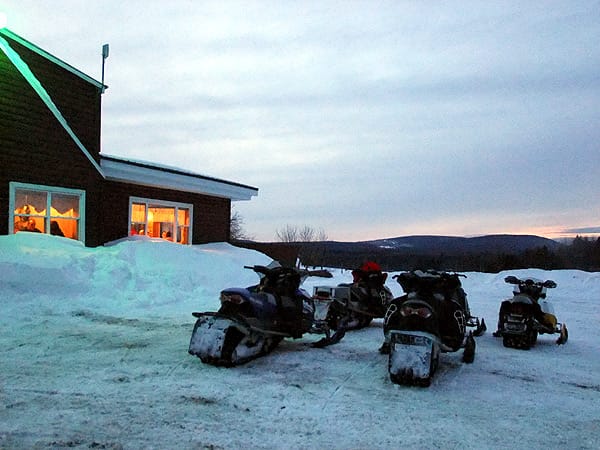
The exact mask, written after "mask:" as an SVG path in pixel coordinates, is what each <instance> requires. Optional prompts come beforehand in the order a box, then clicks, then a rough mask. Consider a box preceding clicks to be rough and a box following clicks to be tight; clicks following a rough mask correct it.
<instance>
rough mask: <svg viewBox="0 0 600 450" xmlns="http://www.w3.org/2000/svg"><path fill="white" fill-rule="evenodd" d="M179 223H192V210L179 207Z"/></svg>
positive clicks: (187, 224) (186, 224) (180, 224)
mask: <svg viewBox="0 0 600 450" xmlns="http://www.w3.org/2000/svg"><path fill="white" fill-rule="evenodd" d="M177 223H178V224H179V226H182V225H185V226H189V224H190V210H189V209H187V208H179V210H178V211H177Z"/></svg>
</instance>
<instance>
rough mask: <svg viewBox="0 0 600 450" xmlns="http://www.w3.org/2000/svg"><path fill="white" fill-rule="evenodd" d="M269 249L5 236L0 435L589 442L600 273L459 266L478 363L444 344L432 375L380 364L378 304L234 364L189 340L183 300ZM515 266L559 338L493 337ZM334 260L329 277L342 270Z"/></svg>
mask: <svg viewBox="0 0 600 450" xmlns="http://www.w3.org/2000/svg"><path fill="white" fill-rule="evenodd" d="M269 262H270V259H269V258H268V257H267V256H265V255H263V254H261V253H258V252H255V251H252V250H245V249H239V248H236V247H233V246H231V245H229V244H225V243H220V244H210V245H202V246H193V247H184V246H179V245H176V244H172V243H169V242H156V241H147V240H135V241H124V242H121V243H118V244H116V245H113V246H107V247H101V248H94V249H90V248H85V247H83V246H81V245H80V244H79V243H77V242H74V241H70V240H68V239H65V238H59V237H54V236H48V235H38V234H28V233H18V234H17V235H13V236H0V292H1V298H0V449H48V448H52V449H58V448H81V449H84V448H105V449H121V448H122V449H242V448H243V449H387V448H390V449H392V448H393V449H397V448H411V449H413V448H415V449H432V448H439V449H454V448H456V449H459V448H460V449H465V448H466V449H469V448H472V449H500V448H503V449H504V448H527V449H553V448H562V449H598V448H600V356H599V349H600V274H599V273H585V272H580V271H570V270H565V271H553V272H544V271H541V270H521V271H511V272H504V273H500V274H483V273H468V274H467V278H466V280H464V288H465V291H466V292H467V294H468V298H469V302H470V305H471V310H472V312H473V314H475V315H479V316H482V317H485V319H486V321H487V323H488V332H487V333H486V334H485V335H484V336H482V337H480V338H478V339H477V343H478V347H477V355H476V358H475V362H474V364H472V365H463V364H462V363H461V362H460V357H461V354H460V353H455V354H443V355H442V358H441V361H440V370H439V371H438V373H437V374H436V375H435V378H434V380H433V383H432V385H431V386H430V387H429V388H418V387H403V386H398V385H395V384H392V383H391V382H390V380H389V377H388V372H387V356H385V355H380V354H379V353H378V352H377V349H378V347H379V345H380V343H381V340H382V328H381V321H375V322H374V323H373V324H372V325H371V326H370V327H368V328H367V329H365V330H361V331H355V332H350V333H348V334H347V335H346V337H345V338H344V339H343V340H342V342H340V343H339V344H337V345H334V346H331V347H328V348H325V349H315V348H311V347H310V346H309V345H307V344H309V343H310V342H312V341H314V340H316V339H318V336H310V335H308V336H305V337H304V338H302V339H299V340H295V341H294V340H286V341H284V342H283V343H282V344H280V346H279V347H278V348H277V349H276V350H275V352H274V353H272V354H270V355H268V356H265V357H263V358H260V359H258V360H255V361H252V362H250V363H248V364H246V365H243V366H240V367H236V368H231V369H226V368H216V367H212V366H209V365H205V364H203V363H202V362H201V361H200V360H199V359H198V358H196V357H192V356H190V355H189V354H188V353H187V348H188V344H189V338H190V335H191V331H192V327H193V323H194V318H193V317H192V315H191V312H192V311H205V310H215V309H216V308H217V307H218V292H219V290H221V289H222V288H224V287H230V286H248V285H251V284H254V283H255V282H256V281H257V277H256V275H255V274H254V272H252V271H250V270H247V269H243V266H244V265H252V264H267V263H269ZM509 273H510V274H515V275H517V276H520V275H528V276H534V277H537V278H542V279H547V278H551V279H553V280H554V281H556V282H557V283H558V287H557V288H556V289H553V290H549V295H548V299H549V300H551V301H553V303H554V305H555V309H556V312H557V316H558V318H559V320H560V321H564V322H565V323H566V324H567V325H568V328H569V332H570V337H569V341H568V343H567V344H566V345H564V346H557V345H556V344H555V343H554V340H555V339H556V336H548V335H542V336H540V338H539V340H538V344H537V346H536V347H534V348H533V349H532V350H530V351H520V350H513V349H506V348H504V347H503V346H502V342H501V340H500V339H496V338H494V337H492V334H491V332H492V331H493V330H494V328H495V324H496V317H497V312H498V308H499V305H500V302H501V300H503V299H504V298H506V297H508V296H509V294H510V292H511V286H509V285H507V284H505V283H504V282H503V278H504V277H505V276H506V275H507V274H509ZM334 274H335V275H334V278H333V279H332V280H325V284H330V283H331V284H336V283H338V282H348V281H350V279H351V276H350V274H349V273H348V272H347V271H346V272H344V271H341V270H335V271H334ZM323 281H324V280H323V279H312V280H310V279H309V280H308V281H307V282H306V283H305V286H304V287H305V288H308V289H309V290H311V286H312V285H314V284H324V283H323ZM388 286H389V287H390V288H391V289H392V291H393V292H394V294H396V295H399V294H400V293H401V289H400V286H399V285H397V284H396V283H395V282H393V281H392V280H390V281H389V282H388Z"/></svg>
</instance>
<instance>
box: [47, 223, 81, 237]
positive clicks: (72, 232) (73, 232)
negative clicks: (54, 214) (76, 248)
mask: <svg viewBox="0 0 600 450" xmlns="http://www.w3.org/2000/svg"><path fill="white" fill-rule="evenodd" d="M78 225H79V221H78V220H76V219H65V218H60V219H58V218H57V219H52V220H51V221H50V234H53V235H54V236H64V237H68V238H70V239H78V228H79V227H78Z"/></svg>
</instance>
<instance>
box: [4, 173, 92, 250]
mask: <svg viewBox="0 0 600 450" xmlns="http://www.w3.org/2000/svg"><path fill="white" fill-rule="evenodd" d="M10 205H11V207H10V215H11V219H10V224H11V225H12V230H11V232H12V233H17V232H19V231H27V232H31V233H46V234H53V235H56V236H64V237H67V238H70V239H75V240H80V241H84V223H83V219H84V218H83V211H84V210H85V192H84V191H81V190H77V189H67V188H60V187H51V186H42V185H31V184H25V183H10Z"/></svg>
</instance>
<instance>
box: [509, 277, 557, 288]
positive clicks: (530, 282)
mask: <svg viewBox="0 0 600 450" xmlns="http://www.w3.org/2000/svg"><path fill="white" fill-rule="evenodd" d="M504 282H505V283H508V284H518V285H519V286H538V287H544V288H549V289H552V288H555V287H556V282H554V281H553V280H546V281H541V280H534V279H532V278H525V279H523V280H521V279H520V278H517V277H515V276H514V275H509V276H507V277H506V278H504Z"/></svg>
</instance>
